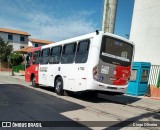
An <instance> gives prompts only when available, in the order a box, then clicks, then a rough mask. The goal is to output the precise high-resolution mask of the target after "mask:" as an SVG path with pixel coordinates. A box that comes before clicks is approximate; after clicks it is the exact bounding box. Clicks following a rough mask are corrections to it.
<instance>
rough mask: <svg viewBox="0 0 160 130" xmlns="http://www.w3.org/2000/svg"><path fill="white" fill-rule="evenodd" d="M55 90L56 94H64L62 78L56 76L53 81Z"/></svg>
mask: <svg viewBox="0 0 160 130" xmlns="http://www.w3.org/2000/svg"><path fill="white" fill-rule="evenodd" d="M55 92H56V94H57V95H61V96H62V95H64V90H63V79H62V78H61V77H58V78H57V79H56V81H55Z"/></svg>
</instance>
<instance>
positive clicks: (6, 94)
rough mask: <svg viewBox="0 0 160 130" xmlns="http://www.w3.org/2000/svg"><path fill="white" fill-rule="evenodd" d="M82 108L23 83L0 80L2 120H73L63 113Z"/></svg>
mask: <svg viewBox="0 0 160 130" xmlns="http://www.w3.org/2000/svg"><path fill="white" fill-rule="evenodd" d="M82 108H84V107H83V106H81V105H79V104H76V103H72V102H69V101H66V100H63V99H60V98H57V97H54V96H51V95H48V94H45V93H42V92H39V91H36V90H33V89H30V88H27V87H25V86H23V85H19V84H7V83H4V82H0V121H73V120H71V119H69V118H67V117H65V116H63V115H62V114H61V113H63V112H66V111H73V110H78V109H82ZM58 123H59V122H58ZM66 123H67V122H66ZM79 125H80V126H82V125H81V124H79ZM62 127H63V126H62ZM34 129H35V128H34ZM48 129H49V128H48ZM50 129H51V128H50ZM52 129H53V128H52ZM58 129H59V128H58ZM68 129H75V128H72V127H71V128H68ZM76 129H77V128H76ZM81 129H87V128H81ZM88 129H89V128H88Z"/></svg>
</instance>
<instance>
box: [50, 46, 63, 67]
mask: <svg viewBox="0 0 160 130" xmlns="http://www.w3.org/2000/svg"><path fill="white" fill-rule="evenodd" d="M61 50H62V46H56V47H52V48H51V52H50V58H49V63H50V64H59V63H60V61H61Z"/></svg>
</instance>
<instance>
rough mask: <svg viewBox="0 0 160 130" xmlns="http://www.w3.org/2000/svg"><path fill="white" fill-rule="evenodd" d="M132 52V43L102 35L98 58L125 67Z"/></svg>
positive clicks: (129, 62) (130, 58)
mask: <svg viewBox="0 0 160 130" xmlns="http://www.w3.org/2000/svg"><path fill="white" fill-rule="evenodd" d="M132 54H133V45H132V44H130V43H127V42H124V41H121V40H117V39H115V38H111V37H108V36H103V38H102V45H101V52H100V59H101V60H102V61H103V62H106V63H110V64H115V65H120V66H126V67H127V66H130V65H131V62H132Z"/></svg>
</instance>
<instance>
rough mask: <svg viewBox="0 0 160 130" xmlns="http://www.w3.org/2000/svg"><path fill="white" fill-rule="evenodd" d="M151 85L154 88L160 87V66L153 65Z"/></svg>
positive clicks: (150, 77) (150, 78)
mask: <svg viewBox="0 0 160 130" xmlns="http://www.w3.org/2000/svg"><path fill="white" fill-rule="evenodd" d="M149 84H150V85H152V86H157V87H159V86H160V65H151V70H150V75H149Z"/></svg>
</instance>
